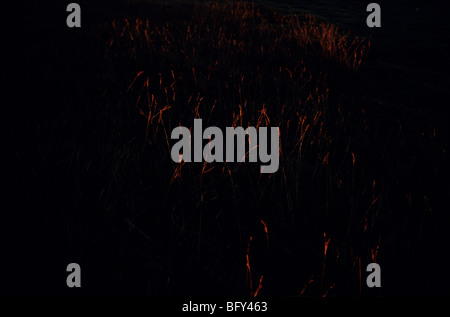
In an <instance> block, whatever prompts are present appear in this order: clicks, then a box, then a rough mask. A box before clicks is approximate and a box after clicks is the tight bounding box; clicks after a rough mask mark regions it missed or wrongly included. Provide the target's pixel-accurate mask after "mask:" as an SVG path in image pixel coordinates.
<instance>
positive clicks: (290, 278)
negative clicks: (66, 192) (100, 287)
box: [68, 2, 444, 296]
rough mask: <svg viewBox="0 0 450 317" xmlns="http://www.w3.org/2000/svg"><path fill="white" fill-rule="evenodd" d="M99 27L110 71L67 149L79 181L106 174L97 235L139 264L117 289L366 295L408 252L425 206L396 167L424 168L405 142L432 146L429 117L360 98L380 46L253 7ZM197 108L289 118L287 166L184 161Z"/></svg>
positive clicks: (255, 120) (230, 117) (239, 118)
mask: <svg viewBox="0 0 450 317" xmlns="http://www.w3.org/2000/svg"><path fill="white" fill-rule="evenodd" d="M92 34H93V36H94V37H95V48H96V50H95V54H93V56H92V61H91V66H90V67H94V68H95V69H97V70H98V71H99V73H100V76H99V77H97V78H94V79H91V82H90V84H91V85H93V87H95V89H96V91H100V92H98V94H101V97H99V96H97V97H94V98H92V99H90V100H88V101H87V102H90V106H91V107H93V109H96V110H92V109H90V110H89V111H90V112H91V113H93V114H91V115H90V117H89V116H88V118H89V120H86V121H84V122H87V123H86V124H88V127H86V128H85V129H87V131H91V132H90V133H89V134H88V135H87V136H84V137H83V135H82V134H81V136H75V137H74V139H73V140H72V141H71V142H72V144H73V148H74V150H73V152H72V153H81V154H79V155H78V156H77V155H75V154H71V155H73V156H72V157H74V160H73V162H74V163H73V164H75V165H76V166H78V167H77V168H78V171H79V172H78V173H76V175H77V176H75V180H74V182H75V183H78V184H79V185H78V186H75V187H76V188H78V190H79V191H80V192H85V191H87V190H88V189H85V188H86V187H84V186H83V184H85V183H84V182H85V180H84V176H83V175H84V174H90V173H92V172H91V170H92V167H91V169H89V166H95V167H96V168H98V170H99V172H98V173H99V175H100V176H98V178H97V182H98V183H95V184H92V185H91V187H89V188H91V189H89V190H90V191H92V192H95V193H100V194H99V195H97V196H95V195H94V196H95V197H96V200H97V203H96V208H97V209H96V210H97V212H98V217H100V219H102V220H101V221H100V222H101V223H110V224H111V227H108V226H100V227H99V228H98V229H92V230H98V232H96V233H95V235H96V236H99V237H103V238H99V239H100V240H101V241H103V240H102V239H104V240H105V241H104V242H99V243H100V245H103V244H102V243H104V244H105V245H107V244H108V243H109V242H107V241H106V240H108V241H110V239H111V237H114V239H116V240H117V241H116V240H115V241H116V242H113V243H112V247H111V246H110V247H111V248H113V249H114V250H115V251H114V252H118V253H119V254H120V256H121V257H126V256H130V255H131V256H132V257H133V260H124V261H125V262H126V261H133V263H134V264H133V265H135V267H136V268H137V269H135V270H137V272H134V273H133V271H135V270H128V269H126V268H123V267H119V268H117V270H118V271H120V275H117V277H113V279H117V280H116V281H117V283H118V285H122V286H123V287H125V288H126V287H132V286H130V285H132V284H133V283H141V284H142V283H144V281H145V283H148V284H145V285H148V286H142V287H143V288H145V290H146V291H147V292H149V293H150V294H159V295H161V294H170V295H173V294H184V295H186V294H192V292H194V293H197V294H213V293H214V294H217V295H220V294H228V295H229V294H232V295H249V294H250V295H253V296H257V295H294V296H295V295H298V294H301V295H315V296H331V295H333V294H336V295H359V294H366V293H367V292H368V291H365V290H364V288H363V287H361V283H363V282H364V280H363V281H362V282H361V279H363V277H364V276H361V270H364V264H367V263H369V262H370V261H378V260H381V261H385V263H387V265H392V266H394V267H395V265H397V263H401V260H402V258H400V257H399V256H398V254H396V253H395V248H393V247H392V245H391V244H392V241H397V239H398V240H401V239H403V238H401V237H397V234H396V232H397V227H398V225H402V224H404V219H406V218H403V217H404V216H405V217H413V219H416V218H415V217H418V216H417V215H420V217H422V215H423V213H422V211H421V210H416V209H414V210H413V209H412V208H413V207H411V206H410V207H407V206H405V202H406V200H405V197H411V196H406V195H413V196H414V197H415V199H419V198H418V197H423V195H422V192H420V193H416V192H413V190H411V189H409V187H408V186H406V184H407V182H408V181H407V178H405V175H404V174H403V172H399V171H400V169H406V170H409V171H411V170H414V168H415V166H414V162H413V161H411V160H410V159H409V158H408V157H405V153H408V152H409V151H411V149H413V148H414V147H415V146H416V144H417V142H416V141H415V140H417V139H416V138H419V139H420V140H424V143H423V144H424V145H423V148H424V149H425V148H428V147H432V148H433V149H435V145H430V143H428V138H427V137H426V136H421V135H420V134H421V133H422V131H425V130H426V129H428V127H427V126H421V127H419V128H418V127H417V126H415V125H408V124H406V125H404V124H403V123H402V122H400V121H399V120H398V119H397V118H396V117H395V116H391V114H390V113H389V115H386V113H383V112H382V111H383V110H381V109H379V108H376V107H374V106H373V105H372V104H369V103H368V102H363V99H362V98H360V95H358V94H360V93H361V92H360V91H357V88H355V87H358V85H357V82H358V80H359V78H360V77H359V76H360V70H361V68H363V67H364V63H365V60H366V58H367V54H368V52H369V47H370V42H369V41H367V40H366V39H360V38H358V37H355V36H352V35H351V34H349V33H347V32H342V31H340V30H339V29H338V28H337V27H336V26H334V25H333V24H330V23H326V22H323V21H320V20H318V19H316V18H315V17H312V16H297V15H290V16H280V15H278V14H276V13H275V12H272V11H270V10H265V9H262V8H260V7H257V6H255V5H254V4H252V3H246V2H237V3H236V2H232V3H227V4H218V3H209V2H208V3H206V4H196V5H193V6H187V5H186V6H179V7H176V8H175V7H170V6H161V7H159V6H155V7H151V10H148V11H145V10H143V11H142V12H139V13H135V14H133V15H124V16H123V17H115V18H113V19H111V20H105V21H104V22H103V23H101V24H100V25H99V26H96V27H95V28H93V29H92ZM349 91H350V92H353V93H354V95H353V96H351V97H349V94H348V92H349ZM77 118H80V117H71V118H68V120H79V119H77ZM194 118H202V119H203V122H204V125H205V126H211V125H214V126H219V127H225V126H237V125H239V126H244V127H247V126H278V127H280V140H281V141H280V168H279V170H278V172H277V173H275V174H273V175H263V174H260V173H259V166H257V165H255V164H252V163H206V162H205V163H201V164H200V163H199V164H197V163H190V164H187V163H179V164H176V163H173V162H172V160H171V159H170V148H171V145H172V140H170V137H169V136H170V132H171V131H172V129H173V128H174V127H177V126H179V125H183V126H187V127H189V128H192V126H193V119H194ZM99 122H101V123H99ZM405 129H407V131H408V132H406V131H405ZM92 136H95V140H96V141H95V142H97V143H96V145H95V146H92V147H90V148H89V150H87V149H86V142H87V140H88V139H89V140H91V141H90V142H94V141H92V139H91V137H92ZM425 139H426V140H427V141H425ZM433 142H434V141H433ZM440 146H441V145H440V144H439V145H436V147H437V149H438V150H437V151H438V152H439V151H440V150H439V149H440V148H439V147H440ZM442 151H444V150H442ZM83 153H84V154H83ZM443 153H444V152H439V154H438V155H437V157H438V162H436V163H435V167H436V168H437V169H440V168H442V166H443V165H442V161H441V159H442V160H443V157H444V156H443V155H444V154H443ZM94 158H95V159H94ZM77 164H78V165H77ZM73 169H74V170H75V169H76V168H75V167H74V168H73ZM432 182H433V180H432ZM92 187H93V188H92ZM421 195H422V196H421ZM80 197H83V195H81V194H80ZM427 197H429V196H427ZM427 204H428V205H429V206H430V208H431V209H432V208H433V200H432V199H430V200H427ZM407 215H410V216H407ZM420 217H419V218H420ZM424 217H425V216H424ZM408 219H411V218H408ZM413 221H415V220H413ZM124 226H125V227H126V228H127V229H124ZM79 234H82V233H79ZM414 234H415V231H414V230H412V231H411V232H407V233H405V235H406V236H407V237H410V235H411V236H412V235H414ZM393 237H394V238H393ZM393 239H394V240H393ZM111 252H112V251H111ZM126 263H128V262H126ZM124 276H126V277H128V278H132V277H133V278H134V280H132V281H131V282H127V281H128V280H127V279H126V277H124ZM137 280H139V282H138V281H137ZM258 281H259V283H257V282H258ZM127 283H130V285H129V284H127ZM141 284H140V285H141ZM133 285H134V284H133ZM375 294H377V293H375Z"/></svg>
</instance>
